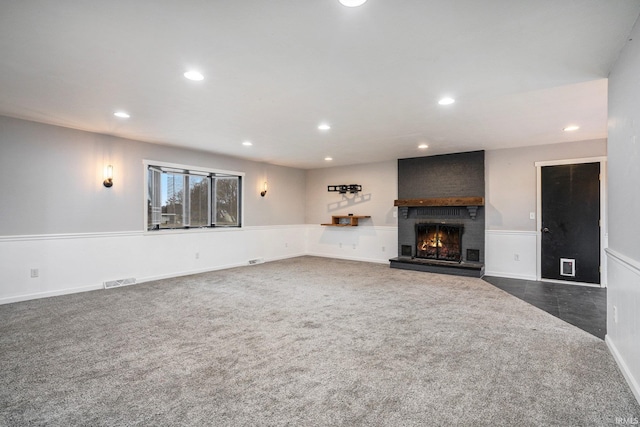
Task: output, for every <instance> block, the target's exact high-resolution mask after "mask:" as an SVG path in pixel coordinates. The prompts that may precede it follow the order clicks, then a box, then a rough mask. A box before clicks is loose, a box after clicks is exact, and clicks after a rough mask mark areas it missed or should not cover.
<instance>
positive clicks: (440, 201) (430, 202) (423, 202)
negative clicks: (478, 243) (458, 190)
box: [393, 197, 484, 208]
mask: <svg viewBox="0 0 640 427" xmlns="http://www.w3.org/2000/svg"><path fill="white" fill-rule="evenodd" d="M393 206H402V207H407V208H416V207H422V206H484V197H436V198H431V199H400V200H396V201H394V202H393Z"/></svg>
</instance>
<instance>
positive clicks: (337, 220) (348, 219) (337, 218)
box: [320, 215, 371, 227]
mask: <svg viewBox="0 0 640 427" xmlns="http://www.w3.org/2000/svg"><path fill="white" fill-rule="evenodd" d="M362 218H371V216H370V215H332V216H331V224H320V225H324V226H327V227H356V226H357V225H358V220H359V219H362Z"/></svg>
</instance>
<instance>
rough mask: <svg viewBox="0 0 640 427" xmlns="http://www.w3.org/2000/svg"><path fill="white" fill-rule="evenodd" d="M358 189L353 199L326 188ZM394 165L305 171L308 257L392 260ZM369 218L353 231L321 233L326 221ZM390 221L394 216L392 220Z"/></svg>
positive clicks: (395, 193)
mask: <svg viewBox="0 0 640 427" xmlns="http://www.w3.org/2000/svg"><path fill="white" fill-rule="evenodd" d="M342 184H347V185H348V184H359V185H362V192H360V193H358V194H357V195H352V194H345V195H341V194H339V193H334V192H328V191H327V186H329V185H342ZM397 198H398V162H397V161H395V160H392V161H387V162H380V163H370V164H364V165H353V166H343V167H333V168H323V169H314V170H309V171H307V197H306V207H305V212H306V215H305V222H306V223H307V224H308V234H307V237H308V242H307V249H308V253H309V254H310V255H316V256H324V257H330V258H343V259H352V260H359V261H370V262H380V263H386V262H388V261H389V259H390V258H395V257H396V256H398V219H397V209H396V208H395V207H394V206H393V202H394V200H396V199H397ZM350 213H352V214H354V215H370V216H371V218H370V219H362V220H360V221H359V225H358V226H357V227H323V226H321V225H320V224H323V223H330V222H331V215H347V214H350ZM394 215H395V216H394Z"/></svg>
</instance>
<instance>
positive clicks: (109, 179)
mask: <svg viewBox="0 0 640 427" xmlns="http://www.w3.org/2000/svg"><path fill="white" fill-rule="evenodd" d="M102 184H103V185H104V186H105V187H107V188H109V187H112V186H113V166H111V165H108V166H107V167H106V168H105V170H104V181H103V182H102Z"/></svg>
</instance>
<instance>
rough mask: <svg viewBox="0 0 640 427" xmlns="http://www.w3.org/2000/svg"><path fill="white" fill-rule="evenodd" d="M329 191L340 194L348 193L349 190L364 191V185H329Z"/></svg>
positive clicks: (352, 191) (352, 192)
mask: <svg viewBox="0 0 640 427" xmlns="http://www.w3.org/2000/svg"><path fill="white" fill-rule="evenodd" d="M327 191H329V192H337V193H340V194H346V193H347V192H349V193H351V194H357V193H358V191H362V185H358V184H349V185H345V184H343V185H328V186H327Z"/></svg>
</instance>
